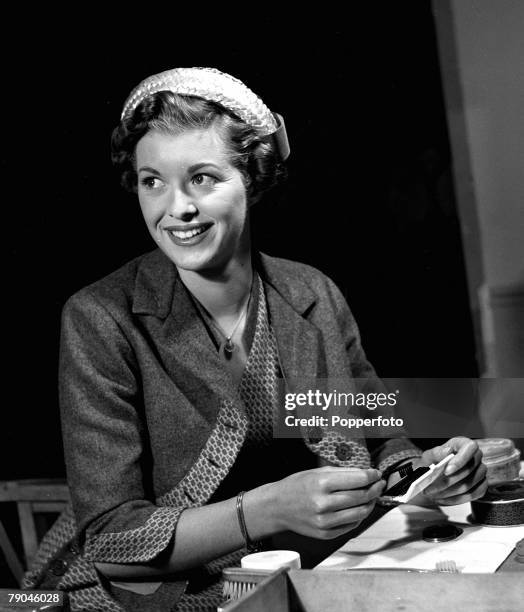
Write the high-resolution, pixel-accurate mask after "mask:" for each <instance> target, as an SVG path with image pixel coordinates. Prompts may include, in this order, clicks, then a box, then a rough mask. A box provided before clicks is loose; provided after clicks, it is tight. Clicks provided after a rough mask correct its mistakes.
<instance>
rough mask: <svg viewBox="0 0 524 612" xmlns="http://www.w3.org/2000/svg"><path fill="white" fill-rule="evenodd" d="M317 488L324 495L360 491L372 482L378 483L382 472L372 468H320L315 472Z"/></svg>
mask: <svg viewBox="0 0 524 612" xmlns="http://www.w3.org/2000/svg"><path fill="white" fill-rule="evenodd" d="M317 475H318V478H319V486H320V488H321V490H323V491H324V492H326V493H331V492H333V491H347V490H350V489H362V488H364V487H368V486H369V485H371V484H373V483H374V482H377V481H380V479H381V477H382V472H379V470H375V469H373V468H369V469H355V468H341V467H339V468H335V469H330V468H327V469H325V468H321V469H320V470H317Z"/></svg>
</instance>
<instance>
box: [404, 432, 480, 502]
mask: <svg viewBox="0 0 524 612" xmlns="http://www.w3.org/2000/svg"><path fill="white" fill-rule="evenodd" d="M450 453H455V456H454V457H453V459H451V460H450V462H449V463H448V465H447V466H446V470H445V472H444V474H443V475H442V476H441V477H440V478H438V479H437V480H436V481H435V482H434V483H432V484H431V485H430V486H429V487H428V488H427V489H425V490H424V496H425V497H426V498H429V499H430V500H431V501H432V502H434V503H436V504H439V505H440V506H451V505H454V504H464V503H466V502H470V501H472V500H474V499H478V498H479V497H482V496H483V495H484V493H485V492H486V490H487V488H488V483H487V481H486V472H487V470H486V466H485V465H484V464H483V463H482V452H481V450H480V449H479V447H478V444H477V443H476V442H475V441H474V440H470V439H469V438H462V437H458V438H451V440H448V441H447V442H446V443H445V444H443V445H442V446H435V447H434V448H432V449H430V450H427V451H425V452H424V453H423V455H422V457H421V458H420V460H419V461H418V462H414V465H413V467H418V466H419V465H430V464H431V463H438V462H439V461H442V459H444V457H446V456H447V455H449V454H450Z"/></svg>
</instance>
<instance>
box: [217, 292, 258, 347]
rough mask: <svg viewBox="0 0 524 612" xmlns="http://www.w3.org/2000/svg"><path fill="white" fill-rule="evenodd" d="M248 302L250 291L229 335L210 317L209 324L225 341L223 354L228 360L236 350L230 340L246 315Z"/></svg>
mask: <svg viewBox="0 0 524 612" xmlns="http://www.w3.org/2000/svg"><path fill="white" fill-rule="evenodd" d="M250 300H251V291H250V292H249V297H248V299H247V300H246V303H245V306H244V307H243V308H242V312H241V313H240V316H239V317H238V320H237V322H236V323H235V327H233V329H232V330H231V332H230V334H229V335H226V334H225V333H224V331H223V329H222V328H221V327H220V325H219V324H218V323H217V322H216V321H215V319H214V318H213V317H211V322H212V323H213V325H214V326H215V327H216V329H217V330H218V331H219V332H220V334H221V335H222V336H224V338H225V339H226V342H225V344H224V353H225V355H226V356H227V357H228V358H229V357H231V355H232V354H233V351H234V350H235V348H236V347H235V345H234V344H233V340H232V338H233V336H234V335H235V332H236V331H237V329H238V326H239V325H240V323H241V322H242V321H243V319H244V317H245V316H246V314H247V310H248V306H249V302H250Z"/></svg>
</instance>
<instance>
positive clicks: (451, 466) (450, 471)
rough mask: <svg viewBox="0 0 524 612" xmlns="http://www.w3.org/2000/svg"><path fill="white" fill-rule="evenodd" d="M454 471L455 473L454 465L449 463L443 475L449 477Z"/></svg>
mask: <svg viewBox="0 0 524 612" xmlns="http://www.w3.org/2000/svg"><path fill="white" fill-rule="evenodd" d="M454 471H455V464H454V463H449V464H448V465H447V467H446V469H445V470H444V475H445V476H449V475H450V474H453V472H454Z"/></svg>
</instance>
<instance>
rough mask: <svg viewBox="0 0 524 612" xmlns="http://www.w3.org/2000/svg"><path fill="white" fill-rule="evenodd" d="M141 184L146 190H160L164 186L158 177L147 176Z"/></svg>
mask: <svg viewBox="0 0 524 612" xmlns="http://www.w3.org/2000/svg"><path fill="white" fill-rule="evenodd" d="M140 182H141V183H142V185H143V186H144V187H145V188H146V189H158V188H159V187H161V185H162V181H161V180H160V179H159V178H157V177H156V176H146V177H144V178H143V179H142V180H141V181H140Z"/></svg>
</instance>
